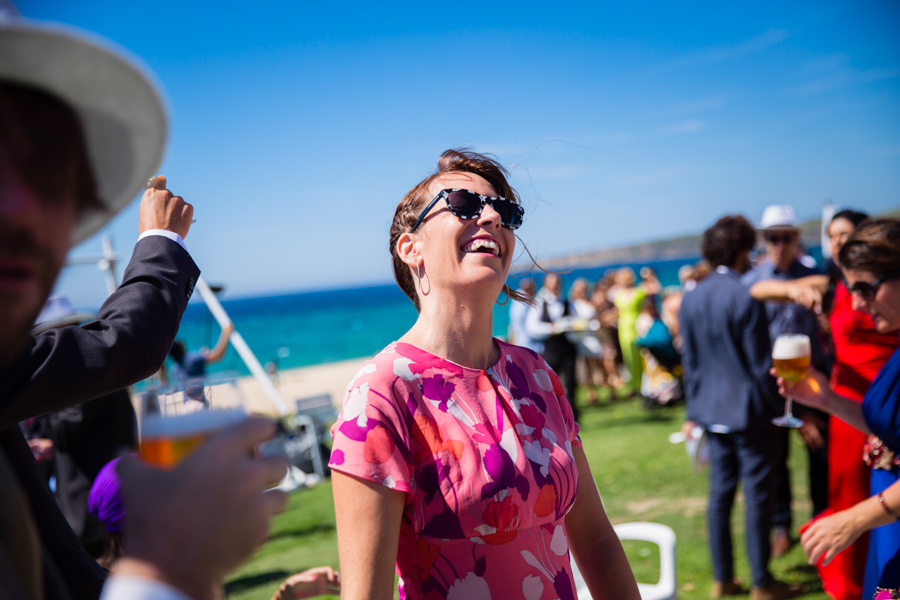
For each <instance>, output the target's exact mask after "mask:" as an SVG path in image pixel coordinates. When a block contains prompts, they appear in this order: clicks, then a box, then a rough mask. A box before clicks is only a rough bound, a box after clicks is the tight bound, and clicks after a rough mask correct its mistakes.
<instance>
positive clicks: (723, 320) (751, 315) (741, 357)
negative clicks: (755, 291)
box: [679, 272, 783, 431]
mask: <svg viewBox="0 0 900 600" xmlns="http://www.w3.org/2000/svg"><path fill="white" fill-rule="evenodd" d="M679 319H680V321H681V332H682V335H683V337H684V346H683V350H684V356H683V361H682V362H683V365H684V387H685V396H686V398H687V418H688V419H689V420H691V421H696V422H698V423H702V424H704V425H714V424H716V425H725V426H727V427H729V428H730V429H731V430H732V431H745V430H747V429H748V428H750V427H753V426H754V424H755V423H759V422H761V421H768V420H771V419H772V418H773V417H775V416H777V415H778V413H779V411H780V410H781V407H782V406H783V401H782V400H781V396H779V395H778V389H777V387H776V386H775V380H774V379H773V378H772V377H771V376H770V375H769V367H770V366H771V363H772V359H771V348H772V347H771V345H770V343H769V329H768V326H769V324H768V320H767V319H766V311H765V306H764V305H763V304H762V302H759V301H758V300H754V299H753V298H752V297H751V296H750V292H749V291H748V290H747V288H746V287H744V285H743V284H741V282H740V281H738V280H737V279H736V278H735V277H733V276H731V275H729V274H723V273H718V272H714V273H712V274H711V275H710V276H709V277H707V278H706V279H704V280H703V281H702V282H700V284H699V285H698V286H697V287H696V288H695V289H693V290H692V291H690V292H688V293H686V294H685V295H684V298H683V299H682V301H681V311H680V313H679Z"/></svg>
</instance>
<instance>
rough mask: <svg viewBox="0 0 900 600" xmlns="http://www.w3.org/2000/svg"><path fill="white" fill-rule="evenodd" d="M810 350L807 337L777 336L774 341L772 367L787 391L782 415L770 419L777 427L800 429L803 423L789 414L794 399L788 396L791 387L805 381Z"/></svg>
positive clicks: (800, 335) (795, 335)
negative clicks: (782, 380) (784, 383)
mask: <svg viewBox="0 0 900 600" xmlns="http://www.w3.org/2000/svg"><path fill="white" fill-rule="evenodd" d="M810 355H811V350H810V345H809V336H806V335H802V334H788V335H779V336H778V338H776V339H775V346H774V347H773V348H772V366H774V367H775V370H776V371H777V372H778V376H779V377H781V378H782V379H784V381H785V382H786V387H787V389H788V397H787V399H786V400H785V404H784V415H783V416H780V417H778V418H776V419H772V423H774V424H775V425H778V426H779V427H794V428H796V427H800V426H801V425H803V421H801V420H800V419H798V418H797V417H795V416H794V415H793V413H792V412H791V410H792V407H793V403H794V398H793V397H792V396H791V394H790V389H791V387H792V386H793V385H794V384H795V383H797V382H799V381H803V380H804V379H806V375H807V373H808V372H809V360H810Z"/></svg>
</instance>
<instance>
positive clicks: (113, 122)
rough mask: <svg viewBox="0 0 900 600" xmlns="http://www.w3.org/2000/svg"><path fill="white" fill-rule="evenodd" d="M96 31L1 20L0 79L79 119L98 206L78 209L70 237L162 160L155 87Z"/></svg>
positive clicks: (88, 227)
mask: <svg viewBox="0 0 900 600" xmlns="http://www.w3.org/2000/svg"><path fill="white" fill-rule="evenodd" d="M109 46H110V44H109V43H108V42H106V41H103V40H99V39H97V38H96V37H95V36H93V35H91V34H88V33H85V32H82V31H77V30H71V29H63V28H61V27H60V26H57V25H54V26H48V25H43V24H36V23H33V22H30V21H26V20H18V19H17V20H12V19H9V20H2V21H0V82H13V83H19V84H22V85H28V86H31V87H34V88H37V89H40V90H42V91H45V92H49V93H51V94H53V95H55V96H57V97H58V98H60V99H61V100H63V101H65V102H66V103H67V104H69V105H70V106H71V107H72V108H73V109H75V112H76V113H77V114H78V116H79V118H80V119H81V125H82V128H83V130H84V136H85V140H86V142H87V150H88V156H89V157H90V161H91V166H92V167H93V169H94V175H95V178H96V181H97V191H98V193H99V197H100V201H101V202H102V203H103V205H104V206H105V207H106V210H103V211H99V210H96V211H83V212H82V214H80V215H79V219H78V223H77V224H76V225H75V229H74V231H73V237H72V244H73V245H75V244H77V243H79V242H82V241H84V240H85V239H87V238H89V237H90V236H91V235H93V234H94V233H96V232H97V231H98V230H99V229H100V228H101V227H103V226H104V225H105V224H106V223H107V222H109V220H110V219H112V218H113V217H114V216H115V215H116V214H117V213H118V212H119V211H121V210H122V209H123V208H125V206H127V205H128V204H129V202H131V200H132V199H133V198H134V197H135V196H136V195H137V194H138V192H140V191H141V189H142V188H143V186H144V184H145V183H146V182H147V180H148V179H149V178H150V177H152V176H153V175H154V174H155V173H156V170H157V169H158V168H159V165H160V162H161V161H162V156H163V150H164V149H165V145H166V133H167V130H168V124H167V123H168V121H167V118H166V109H165V105H164V103H163V100H162V98H161V96H160V93H159V92H158V91H157V87H156V86H155V85H154V84H153V83H151V80H150V78H149V77H148V75H147V72H146V70H145V69H143V68H141V67H139V66H137V61H136V60H135V59H133V58H126V53H125V52H124V51H122V50H119V49H116V50H112V49H110V48H109Z"/></svg>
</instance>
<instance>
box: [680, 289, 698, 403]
mask: <svg viewBox="0 0 900 600" xmlns="http://www.w3.org/2000/svg"><path fill="white" fill-rule="evenodd" d="M679 326H680V327H681V338H682V346H681V365H682V368H683V369H684V373H683V379H684V401H685V405H686V408H687V413H686V414H685V420H687V421H698V420H699V417H698V416H697V415H695V414H694V411H693V410H692V409H693V408H694V407H695V406H696V403H692V402H691V398H692V397H694V395H695V394H696V393H697V389H698V387H699V386H698V382H697V375H698V373H697V365H696V358H695V356H696V355H695V350H694V344H695V343H696V340H695V339H694V323H693V319H692V318H691V316H690V314H688V313H686V312H685V311H684V305H683V304H682V311H681V316H680V317H679Z"/></svg>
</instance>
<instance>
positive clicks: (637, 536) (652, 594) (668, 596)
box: [572, 523, 678, 600]
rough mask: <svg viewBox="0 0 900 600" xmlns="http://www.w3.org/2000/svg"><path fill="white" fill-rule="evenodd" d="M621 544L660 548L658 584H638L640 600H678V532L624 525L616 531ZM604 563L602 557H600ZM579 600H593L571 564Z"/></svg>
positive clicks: (647, 525)
mask: <svg viewBox="0 0 900 600" xmlns="http://www.w3.org/2000/svg"><path fill="white" fill-rule="evenodd" d="M613 529H615V531H616V535H618V536H619V539H620V540H637V541H642V542H652V543H654V544H656V545H657V546H659V581H658V582H657V583H639V584H638V590H639V591H640V592H641V600H678V593H677V590H676V582H675V532H674V531H672V529H671V528H669V527H666V526H665V525H660V524H659V523H622V524H621V525H616V526H615V527H613ZM599 559H600V560H602V557H599ZM572 574H573V575H574V577H575V593H576V594H577V596H578V600H592V598H591V593H590V592H589V591H588V589H587V585H586V584H585V582H584V578H582V576H581V573H579V572H578V567H577V566H575V561H574V560H573V561H572Z"/></svg>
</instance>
